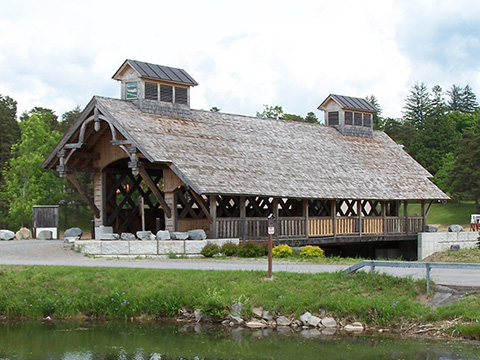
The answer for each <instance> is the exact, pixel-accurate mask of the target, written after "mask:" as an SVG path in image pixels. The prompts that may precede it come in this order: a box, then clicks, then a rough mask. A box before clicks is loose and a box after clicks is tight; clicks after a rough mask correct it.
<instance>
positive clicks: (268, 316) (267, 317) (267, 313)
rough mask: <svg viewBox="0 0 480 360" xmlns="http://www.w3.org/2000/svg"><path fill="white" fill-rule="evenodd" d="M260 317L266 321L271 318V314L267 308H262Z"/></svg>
mask: <svg viewBox="0 0 480 360" xmlns="http://www.w3.org/2000/svg"><path fill="white" fill-rule="evenodd" d="M262 319H264V320H267V321H269V320H272V319H273V315H272V314H270V312H268V311H267V310H263V311H262Z"/></svg>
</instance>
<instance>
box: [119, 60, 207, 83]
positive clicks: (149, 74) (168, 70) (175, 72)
mask: <svg viewBox="0 0 480 360" xmlns="http://www.w3.org/2000/svg"><path fill="white" fill-rule="evenodd" d="M127 65H130V66H131V67H132V68H133V69H134V70H135V71H137V73H138V74H139V76H140V77H146V78H150V79H158V80H165V81H169V82H175V83H181V84H185V85H190V86H196V85H198V83H197V82H196V81H195V80H194V79H193V78H192V77H191V76H190V75H189V74H188V73H187V72H186V71H185V70H183V69H178V68H174V67H170V66H163V65H156V64H150V63H147V62H143V61H138V60H130V59H127V60H125V62H124V63H123V64H122V66H120V68H119V69H118V70H117V72H116V73H115V74H114V75H113V76H112V78H113V79H117V77H118V75H119V73H120V72H121V71H122V70H123V69H124V68H125V66H127Z"/></svg>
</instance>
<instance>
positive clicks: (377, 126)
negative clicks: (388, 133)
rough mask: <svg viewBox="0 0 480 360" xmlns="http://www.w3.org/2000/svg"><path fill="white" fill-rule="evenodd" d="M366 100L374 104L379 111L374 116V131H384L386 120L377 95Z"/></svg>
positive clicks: (368, 96)
mask: <svg viewBox="0 0 480 360" xmlns="http://www.w3.org/2000/svg"><path fill="white" fill-rule="evenodd" d="M365 100H367V101H368V102H369V103H370V104H372V105H373V107H374V108H375V110H377V113H376V114H374V115H373V130H383V129H384V126H385V120H384V119H383V118H382V107H381V106H380V104H379V102H378V99H377V98H376V97H375V95H367V96H366V97H365Z"/></svg>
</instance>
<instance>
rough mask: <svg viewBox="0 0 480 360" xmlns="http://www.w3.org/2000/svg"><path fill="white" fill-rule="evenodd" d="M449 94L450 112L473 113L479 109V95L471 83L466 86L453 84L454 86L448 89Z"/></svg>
mask: <svg viewBox="0 0 480 360" xmlns="http://www.w3.org/2000/svg"><path fill="white" fill-rule="evenodd" d="M447 95H448V96H449V97H450V99H449V100H448V102H447V105H448V111H450V112H454V111H460V112H461V113H473V112H475V110H477V109H478V102H477V96H476V95H475V93H474V92H473V90H472V88H471V87H470V85H466V86H465V87H464V88H462V87H460V86H457V85H452V88H451V89H450V90H449V91H447Z"/></svg>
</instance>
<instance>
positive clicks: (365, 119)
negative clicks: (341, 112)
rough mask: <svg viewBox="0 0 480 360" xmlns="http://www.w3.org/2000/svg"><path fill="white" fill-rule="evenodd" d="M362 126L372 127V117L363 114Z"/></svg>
mask: <svg viewBox="0 0 480 360" xmlns="http://www.w3.org/2000/svg"><path fill="white" fill-rule="evenodd" d="M363 126H364V127H370V126H372V115H370V114H363Z"/></svg>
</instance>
